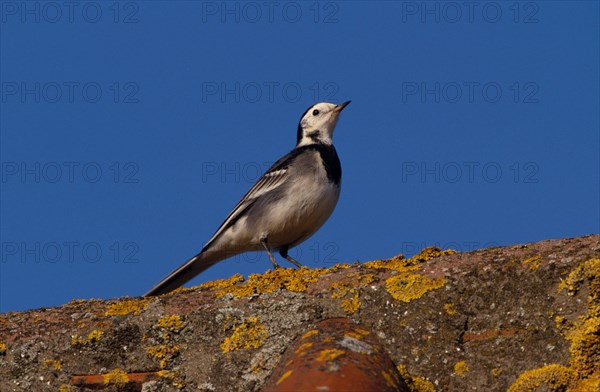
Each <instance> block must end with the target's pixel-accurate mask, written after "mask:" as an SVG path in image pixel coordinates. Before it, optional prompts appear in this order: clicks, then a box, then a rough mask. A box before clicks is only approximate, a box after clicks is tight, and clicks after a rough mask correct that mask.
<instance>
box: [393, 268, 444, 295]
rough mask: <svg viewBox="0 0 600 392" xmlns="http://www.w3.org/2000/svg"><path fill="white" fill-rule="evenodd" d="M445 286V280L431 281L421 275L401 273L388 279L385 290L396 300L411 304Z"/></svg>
mask: <svg viewBox="0 0 600 392" xmlns="http://www.w3.org/2000/svg"><path fill="white" fill-rule="evenodd" d="M445 284H446V280H445V279H444V278H439V279H429V278H426V277H425V276H423V275H420V274H410V273H401V274H398V275H395V276H392V277H391V278H389V279H387V280H386V281H385V289H386V290H387V292H388V293H390V295H391V296H392V297H393V298H394V299H395V300H398V301H403V302H410V301H412V300H415V299H419V298H421V297H422V296H423V295H425V294H426V293H428V292H430V291H432V290H436V289H439V288H442V287H444V285H445Z"/></svg>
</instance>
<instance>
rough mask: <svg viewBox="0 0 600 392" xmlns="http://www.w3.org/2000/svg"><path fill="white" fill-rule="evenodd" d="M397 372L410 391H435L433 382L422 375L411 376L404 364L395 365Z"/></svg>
mask: <svg viewBox="0 0 600 392" xmlns="http://www.w3.org/2000/svg"><path fill="white" fill-rule="evenodd" d="M396 369H398V373H400V376H401V377H402V380H403V381H404V383H405V384H406V385H407V386H408V390H409V391H410V392H435V387H434V386H433V383H432V382H431V381H429V380H427V379H424V378H423V377H418V376H413V375H411V374H410V373H409V372H408V369H407V368H406V366H404V365H397V366H396Z"/></svg>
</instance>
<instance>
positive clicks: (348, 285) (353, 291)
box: [331, 274, 375, 314]
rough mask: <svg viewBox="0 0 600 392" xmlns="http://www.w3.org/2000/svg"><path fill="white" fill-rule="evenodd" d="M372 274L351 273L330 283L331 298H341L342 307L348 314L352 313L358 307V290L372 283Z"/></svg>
mask: <svg viewBox="0 0 600 392" xmlns="http://www.w3.org/2000/svg"><path fill="white" fill-rule="evenodd" d="M374 281H375V277H374V276H373V274H362V275H359V274H351V275H350V276H349V277H348V278H347V279H346V280H344V281H341V282H335V283H333V284H332V285H331V298H338V299H342V309H343V310H344V312H346V313H348V314H354V313H356V312H357V311H358V309H360V306H361V305H362V302H361V300H360V291H361V289H362V288H364V287H366V286H367V285H369V284H371V283H373V282H374Z"/></svg>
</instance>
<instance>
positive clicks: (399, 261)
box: [363, 254, 419, 271]
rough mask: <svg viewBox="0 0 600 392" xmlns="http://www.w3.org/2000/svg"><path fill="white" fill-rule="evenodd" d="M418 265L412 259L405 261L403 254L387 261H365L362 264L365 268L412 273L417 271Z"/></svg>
mask: <svg viewBox="0 0 600 392" xmlns="http://www.w3.org/2000/svg"><path fill="white" fill-rule="evenodd" d="M418 264H419V263H417V262H416V261H414V260H412V259H407V258H405V257H404V255H403V254H399V255H397V256H394V257H392V258H391V259H387V260H375V261H367V262H365V263H363V266H365V267H366V268H373V269H387V270H394V271H414V270H418V269H419V265H418Z"/></svg>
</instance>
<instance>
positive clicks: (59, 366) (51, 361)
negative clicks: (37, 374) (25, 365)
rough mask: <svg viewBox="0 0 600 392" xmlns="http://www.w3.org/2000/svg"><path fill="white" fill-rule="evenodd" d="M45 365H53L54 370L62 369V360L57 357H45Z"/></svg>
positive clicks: (45, 366)
mask: <svg viewBox="0 0 600 392" xmlns="http://www.w3.org/2000/svg"><path fill="white" fill-rule="evenodd" d="M43 365H44V369H48V368H50V367H52V368H53V369H54V370H62V362H61V361H59V360H57V359H45V360H44V362H43Z"/></svg>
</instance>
